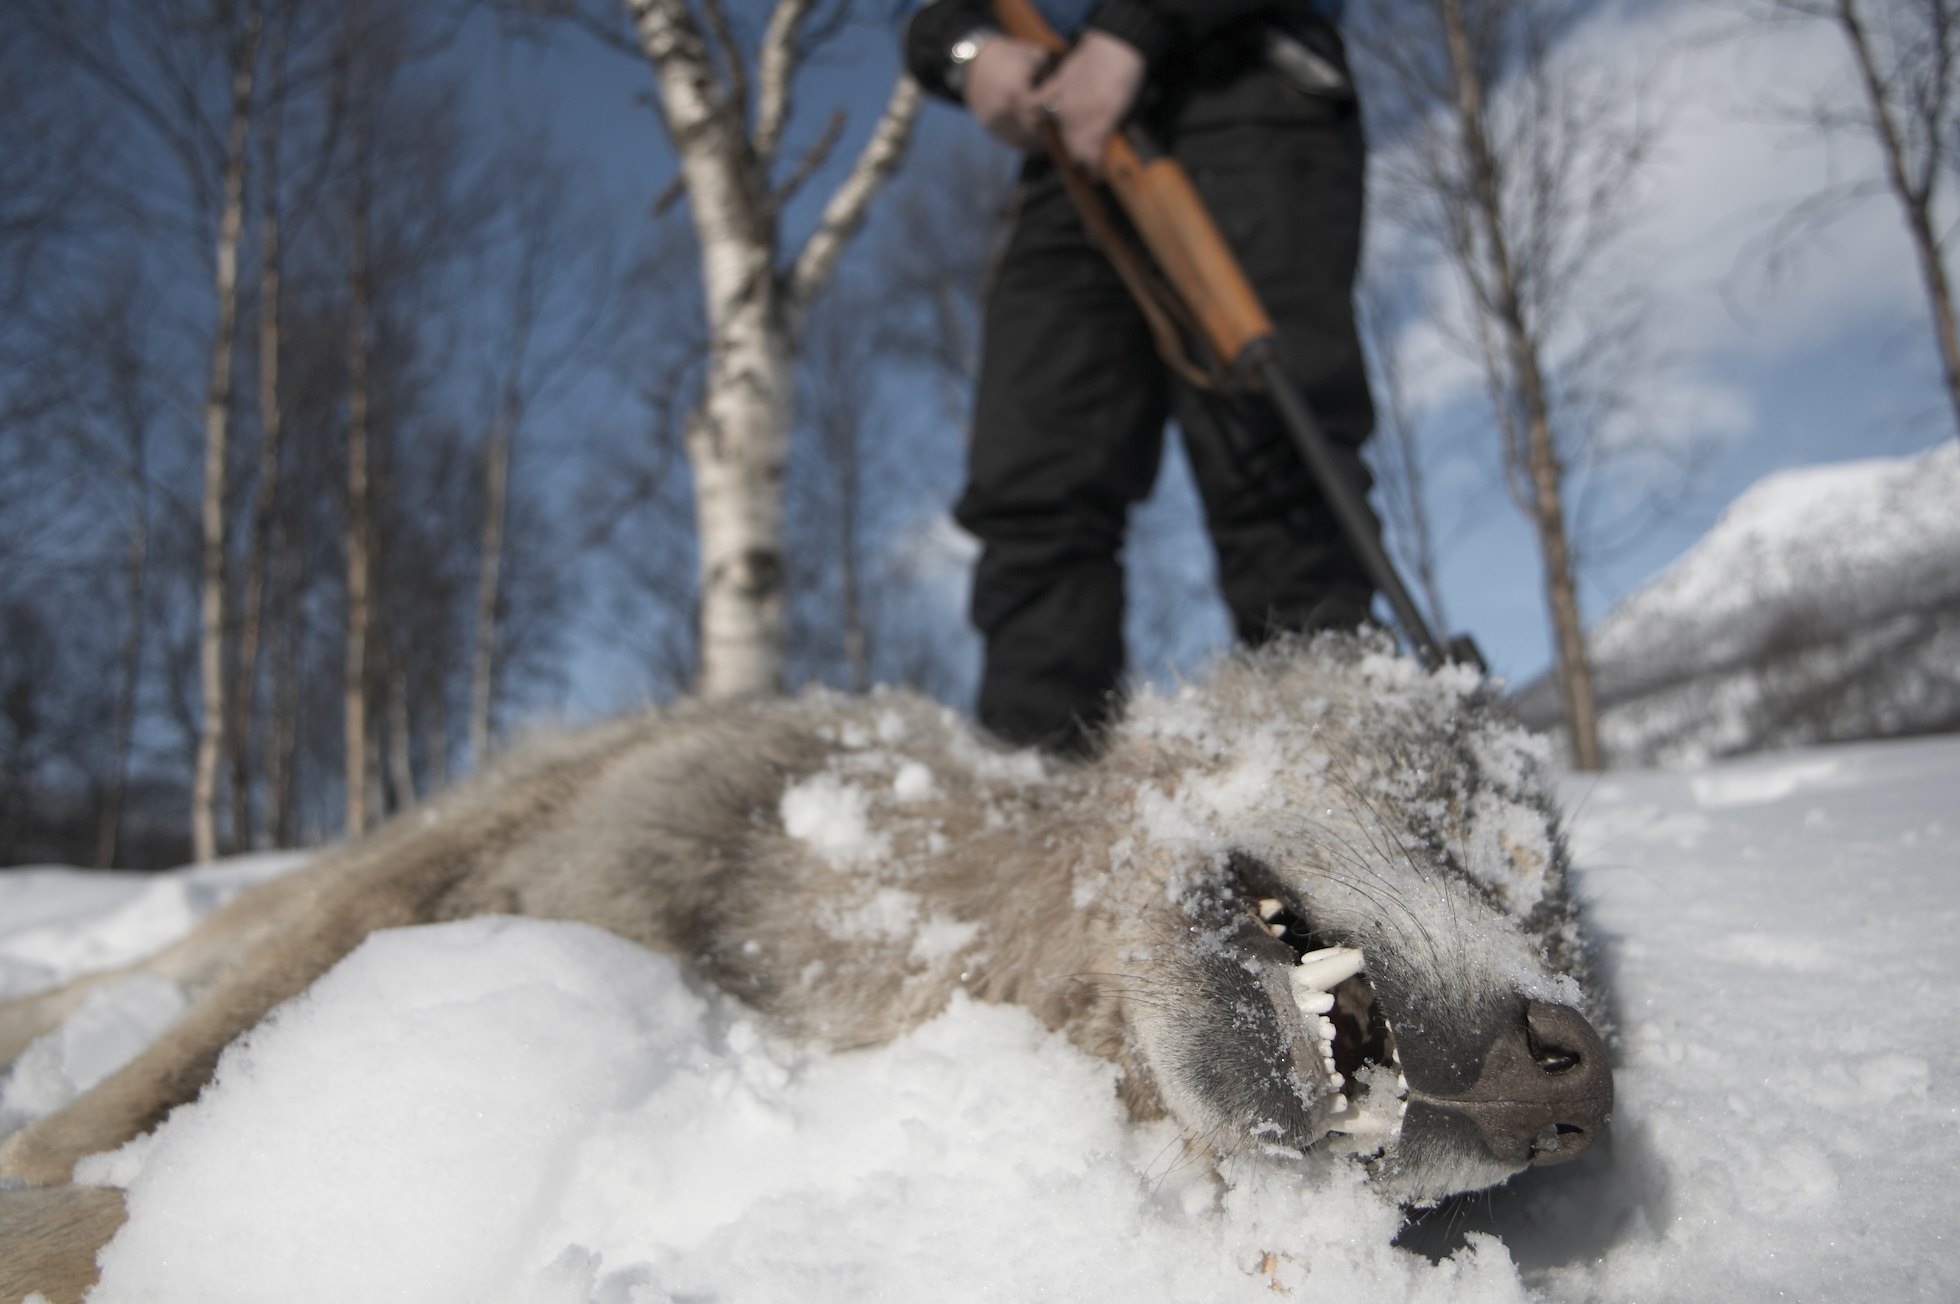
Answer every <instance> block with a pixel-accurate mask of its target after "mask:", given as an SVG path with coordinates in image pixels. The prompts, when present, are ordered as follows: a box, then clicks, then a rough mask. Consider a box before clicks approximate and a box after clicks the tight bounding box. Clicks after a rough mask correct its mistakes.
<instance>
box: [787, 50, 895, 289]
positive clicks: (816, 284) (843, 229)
mask: <svg viewBox="0 0 1960 1304" xmlns="http://www.w3.org/2000/svg"><path fill="white" fill-rule="evenodd" d="M922 101H923V95H922V92H921V91H920V90H919V84H918V83H917V82H915V81H913V80H912V79H911V78H910V77H901V78H900V79H899V81H898V84H897V85H895V86H893V87H892V93H891V98H890V99H888V100H886V101H885V111H884V113H883V115H881V116H880V117H879V119H878V125H877V127H876V128H874V129H873V131H872V133H871V139H870V140H868V141H866V142H865V145H864V148H863V150H861V151H860V152H859V153H858V158H857V163H856V164H855V165H854V166H853V167H852V168H851V174H850V175H849V176H848V177H846V178H845V179H844V181H843V183H842V184H841V185H839V186H838V187H837V189H836V191H835V192H834V193H833V194H832V195H831V197H830V202H829V203H828V204H826V205H825V206H824V211H823V217H822V218H821V219H819V221H818V223H817V229H816V230H815V231H813V232H811V233H810V238H809V239H808V240H807V241H805V242H804V245H803V251H802V252H801V253H800V254H798V255H797V258H796V265H795V270H794V271H793V272H792V273H791V275H790V290H789V298H790V303H791V304H792V305H793V306H794V307H795V308H797V309H799V310H800V309H802V308H803V307H805V306H807V305H808V304H809V302H810V300H811V299H812V298H814V297H815V295H816V293H817V291H818V290H820V289H822V288H823V285H824V282H826V281H827V280H829V279H830V274H831V273H832V272H833V271H835V270H836V268H837V260H838V259H840V258H841V257H843V254H844V247H845V246H846V245H847V244H849V243H850V240H851V237H852V236H854V235H856V234H857V231H858V228H859V227H860V226H862V225H864V217H865V213H866V211H867V210H868V209H869V208H870V206H871V200H872V199H873V197H875V196H876V195H877V193H878V191H879V189H880V188H882V187H883V186H884V184H885V182H886V181H887V180H889V179H890V177H891V174H892V173H893V172H895V171H896V170H897V169H898V164H899V160H901V159H902V158H904V157H905V147H906V145H907V144H908V143H909V142H910V141H911V138H912V127H913V124H914V123H915V122H917V121H918V117H919V107H920V104H921V103H922Z"/></svg>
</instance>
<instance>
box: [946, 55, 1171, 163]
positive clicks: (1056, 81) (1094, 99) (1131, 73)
mask: <svg viewBox="0 0 1960 1304" xmlns="http://www.w3.org/2000/svg"><path fill="white" fill-rule="evenodd" d="M990 48H991V47H990ZM981 53H982V54H985V53H986V51H984V50H983V51H981ZM1143 73H1144V64H1143V54H1142V53H1141V52H1140V51H1139V50H1138V49H1137V48H1136V47H1135V46H1134V45H1131V44H1130V43H1129V42H1128V41H1125V40H1123V39H1122V38H1121V37H1116V36H1111V35H1110V34H1109V33H1108V32H1103V31H1098V30H1096V29H1095V28H1091V29H1089V30H1088V31H1087V32H1084V33H1083V34H1082V39H1081V40H1080V41H1077V42H1076V44H1075V48H1074V49H1072V50H1070V51H1069V53H1068V57H1067V58H1066V59H1063V60H1062V63H1061V66H1060V67H1059V68H1057V69H1055V71H1054V73H1053V74H1052V75H1051V76H1050V77H1049V78H1048V79H1047V80H1046V81H1044V82H1042V83H1041V84H1040V85H1039V86H1036V87H1035V88H1034V96H1035V99H1036V100H1037V102H1038V103H1039V104H1040V105H1041V107H1042V109H1043V110H1044V111H1045V112H1047V113H1048V114H1049V115H1050V116H1052V117H1053V118H1054V119H1055V125H1056V126H1057V127H1059V128H1060V129H1061V133H1062V149H1063V150H1064V151H1065V152H1066V153H1067V154H1068V156H1069V157H1070V158H1072V159H1074V160H1075V161H1076V162H1077V163H1078V164H1080V165H1081V166H1082V167H1083V168H1084V169H1085V170H1086V171H1087V172H1088V173H1089V175H1090V176H1092V177H1101V176H1102V165H1103V150H1104V149H1105V148H1107V147H1108V145H1109V138H1110V137H1111V136H1112V135H1114V134H1115V132H1116V130H1117V128H1119V127H1121V126H1122V125H1123V119H1124V117H1125V116H1126V115H1128V113H1129V111H1130V106H1131V105H1133V104H1135V103H1136V99H1137V94H1138V92H1139V91H1141V90H1142V89H1143Z"/></svg>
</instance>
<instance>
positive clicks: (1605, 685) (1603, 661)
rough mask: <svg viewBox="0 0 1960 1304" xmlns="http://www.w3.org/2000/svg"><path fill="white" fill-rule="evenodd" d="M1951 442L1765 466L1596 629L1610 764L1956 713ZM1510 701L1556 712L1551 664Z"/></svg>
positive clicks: (1956, 567) (1870, 732)
mask: <svg viewBox="0 0 1960 1304" xmlns="http://www.w3.org/2000/svg"><path fill="white" fill-rule="evenodd" d="M1956 504H1960V443H1955V442H1953V441H1951V440H1949V441H1946V442H1944V443H1943V444H1941V445H1940V446H1938V447H1936V448H1933V449H1930V450H1928V451H1927V452H1924V453H1921V454H1919V455H1917V456H1913V457H1905V458H1879V459H1871V460H1868V461H1860V462H1848V463H1840V464H1835V465H1829V466H1814V467H1805V468H1801V469H1798V470H1793V471H1784V472H1781V473H1778V474H1776V475H1772V476H1768V477H1765V478H1764V479H1763V480H1761V481H1759V482H1758V483H1757V484H1756V485H1754V486H1752V487H1751V488H1750V489H1749V490H1748V491H1747V492H1745V493H1744V494H1743V495H1742V496H1741V497H1740V498H1738V499H1736V501H1735V502H1734V503H1733V504H1732V505H1731V506H1730V507H1729V509H1728V511H1727V512H1725V513H1724V514H1723V516H1722V518H1721V519H1720V520H1719V521H1717V522H1716V524H1715V526H1714V527H1713V528H1712V529H1711V530H1710V531H1709V532H1708V534H1707V535H1705V536H1704V537H1703V538H1702V540H1701V541H1700V542H1699V543H1697V544H1696V545H1695V546H1694V547H1693V548H1692V549H1690V550H1689V551H1688V552H1687V553H1686V554H1685V555H1683V556H1682V557H1681V558H1680V559H1679V560H1677V561H1676V562H1675V563H1674V564H1673V565H1672V566H1670V567H1668V568H1667V569H1666V570H1665V571H1663V572H1662V573H1661V574H1660V575H1658V576H1656V577H1655V578H1654V579H1653V580H1651V581H1649V582H1648V583H1647V584H1646V585H1645V586H1644V587H1642V588H1641V589H1640V590H1638V591H1637V592H1635V593H1634V594H1633V595H1632V596H1630V597H1628V598H1627V599H1626V600H1625V601H1623V602H1622V603H1620V605H1619V606H1617V607H1615V608H1614V609H1613V610H1612V611H1611V612H1610V613H1608V615H1607V616H1606V617H1605V618H1604V619H1603V620H1601V621H1600V622H1599V623H1598V625H1597V626H1596V627H1595V628H1594V629H1593V631H1592V634H1591V647H1592V655H1593V662H1594V670H1595V676H1596V691H1597V694H1598V697H1599V700H1600V703H1601V712H1600V732H1601V739H1602V742H1603V744H1604V745H1605V748H1606V751H1607V754H1608V756H1609V757H1610V758H1611V759H1612V760H1613V761H1614V762H1615V763H1616V764H1621V765H1639V764H1654V763H1668V764H1679V763H1691V762H1694V761H1698V760H1703V759H1707V758H1710V757H1714V756H1723V755H1733V754H1738V753H1743V752H1749V751H1758V750H1764V749H1769V748H1779V747H1791V746H1798V745H1802V744H1806V743H1815V742H1831V741H1845V740H1855V739H1859V738H1873V737H1894V736H1901V735H1911V734H1919V733H1929V732H1939V731H1945V730H1951V729H1955V728H1960V510H1956V506H1955V505H1956ZM1517 708H1518V712H1519V714H1520V716H1522V717H1523V718H1524V719H1525V720H1527V721H1528V722H1530V723H1532V724H1535V725H1538V726H1540V727H1549V726H1551V725H1552V724H1554V723H1555V722H1556V721H1557V720H1558V718H1559V706H1558V702H1557V697H1556V689H1555V687H1554V685H1553V683H1552V681H1551V680H1550V679H1549V677H1548V678H1547V679H1544V680H1541V681H1539V682H1538V683H1535V684H1533V685H1531V686H1529V687H1528V688H1527V689H1525V690H1524V691H1522V692H1521V693H1520V694H1519V695H1518V699H1517Z"/></svg>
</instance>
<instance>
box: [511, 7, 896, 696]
mask: <svg viewBox="0 0 1960 1304" xmlns="http://www.w3.org/2000/svg"><path fill="white" fill-rule="evenodd" d="M623 3H624V8H625V17H626V20H627V23H628V29H627V31H625V32H622V31H621V30H620V28H619V27H618V26H617V24H616V22H615V21H613V20H610V19H607V18H605V17H603V16H601V15H599V14H597V13H595V12H593V11H591V10H588V9H581V8H579V7H578V6H577V5H576V4H573V3H568V2H567V0H557V2H555V3H554V2H552V0H544V2H543V3H538V4H534V5H532V6H531V8H532V9H533V10H534V11H541V12H546V13H552V14H557V15H560V16H564V17H569V18H572V19H574V20H576V21H578V22H580V23H581V25H583V26H584V27H586V29H587V30H589V31H593V32H595V33H596V34H598V35H599V36H600V37H601V38H602V39H604V40H606V41H608V42H609V43H611V44H613V45H615V46H616V47H619V48H623V49H627V50H631V51H632V52H634V53H635V54H636V55H637V56H638V57H640V58H642V59H644V60H645V61H646V63H647V65H648V66H649V68H650V69H651V70H652V73H653V77H654V81H655V85H656V92H657V93H656V103H657V106H658V109H659V113H660V120H661V123H662V125H663V126H664V128H665V131H666V135H667V139H668V141H669V143H670V144H671V145H672V147H673V149H674V152H675V155H676V156H677V160H678V163H679V185H680V187H681V188H682V189H683V190H684V192H685V194H686V197H687V201H688V206H689V212H690V215H691V218H692V221H693V225H694V231H695V236H696V240H697V243H698V245H699V249H700V257H701V279H702V284H703V290H704V305H705V312H706V317H707V324H708V338H709V350H710V351H709V357H708V365H707V377H706V381H705V385H704V388H703V394H702V399H701V402H700V405H699V407H698V408H697V409H696V410H695V412H694V413H693V416H692V418H691V419H690V421H689V422H688V427H687V434H686V448H687V455H688V460H689V463H690V466H691V469H692V471H693V480H694V497H695V516H696V529H697V531H698V535H699V545H700V643H701V668H700V678H699V682H698V683H697V685H696V687H697V690H698V691H699V692H700V693H701V694H702V695H703V696H706V697H711V698H718V697H735V696H743V695H748V694H755V693H771V692H777V691H780V689H781V687H782V684H783V670H784V651H785V641H786V629H787V618H786V609H785V594H784V577H785V567H784V560H783V490H784V480H785V475H786V468H787V462H788V454H789V441H790V430H791V426H792V424H793V420H794V408H795V360H796V353H797V347H798V341H799V339H800V337H801V333H802V329H803V318H804V314H805V312H806V311H807V309H808V307H809V305H810V303H811V301H812V300H813V299H814V298H815V296H816V294H817V292H818V291H819V290H820V289H821V288H822V287H823V286H824V284H825V283H826V282H827V281H828V280H829V279H830V277H831V275H832V273H833V272H834V271H835V270H836V267H837V263H838V260H839V259H840V258H841V257H842V256H843V253H844V250H845V248H846V246H847V245H848V244H849V243H850V241H851V240H852V238H853V237H854V236H855V235H856V234H857V232H858V230H859V228H860V227H861V226H862V225H863V223H864V219H865V216H866V213H867V211H868V210H869V208H870V205H871V203H872V200H873V199H874V198H875V197H876V195H877V194H878V192H879V190H880V189H881V188H882V187H883V186H884V184H885V182H886V180H887V179H889V178H890V176H891V174H892V172H893V171H894V170H895V169H896V168H897V166H898V164H899V161H900V159H901V157H902V156H903V154H904V150H905V146H906V143H907V141H908V140H909V138H910V136H911V132H912V126H913V123H914V121H915V120H916V118H917V116H918V112H919V106H920V91H919V88H918V86H917V85H916V84H914V83H913V82H912V81H911V80H910V79H909V78H905V77H901V78H900V79H899V80H898V81H897V82H896V83H895V84H894V86H893V87H892V90H891V94H890V96H889V97H888V98H887V100H886V102H885V106H884V109H883V111H882V113H881V114H880V116H879V119H878V121H877V123H876V124H875V126H874V127H873V128H872V130H871V133H870V135H869V137H868V138H867V139H866V140H865V142H864V144H863V145H862V147H861V148H860V150H859V151H858V153H857V155H856V158H855V160H854V162H853V164H852V166H851V167H850V168H849V170H848V171H847V172H846V174H845V175H844V177H843V179H842V180H841V181H840V182H838V184H837V185H836V187H835V189H834V190H832V192H831V193H830V194H829V196H828V197H827V199H826V201H825V203H824V204H823V206H822V210H821V213H820V215H819V217H818V219H817V221H816V225H815V227H814V229H812V230H811V231H810V232H809V233H808V235H807V236H805V237H803V238H802V239H801V240H800V241H793V240H791V239H790V238H789V237H788V235H787V233H786V232H785V230H784V225H783V220H782V219H783V209H784V206H785V205H786V204H787V203H788V201H789V200H790V198H791V197H792V196H793V195H794V194H796V193H797V191H799V190H800V189H801V188H802V187H803V186H804V185H805V184H806V183H807V182H809V181H810V180H811V179H812V178H813V177H814V176H815V175H817V174H818V173H820V172H821V171H822V170H823V167H824V165H825V164H826V163H827V162H828V160H829V157H830V155H831V154H832V153H833V152H834V151H835V149H836V147H837V145H838V143H839V141H840V138H841V125H842V124H841V119H837V118H833V119H832V124H833V125H832V127H830V128H827V129H825V130H823V131H822V132H821V133H820V134H819V135H818V136H817V137H816V139H815V141H814V143H813V144H812V145H811V146H810V147H809V149H808V150H807V151H805V152H804V153H803V154H802V155H801V156H800V157H798V158H796V159H794V160H789V159H786V158H785V155H784V144H785V140H786V138H787V135H788V133H789V128H790V127H791V125H792V119H793V118H794V117H795V91H796V87H797V78H798V74H799V72H801V71H802V69H803V67H804V66H805V65H806V63H807V62H808V60H809V58H810V56H811V54H812V53H813V52H814V51H815V50H817V49H818V48H820V47H821V46H822V45H823V44H824V43H825V42H826V41H827V40H828V39H829V38H831V37H833V36H835V35H836V34H837V33H838V32H839V31H841V30H842V29H843V27H844V25H845V24H846V23H847V22H848V20H849V17H850V11H851V5H850V3H849V0H838V2H836V3H823V2H822V0H775V3H773V4H772V5H770V6H769V7H768V10H767V16H766V18H764V19H763V20H762V30H761V32H760V34H759V36H757V35H756V34H754V33H753V32H748V31H745V30H744V29H743V28H742V27H741V26H740V25H739V23H738V20H739V19H741V18H743V17H744V16H747V15H749V14H751V13H752V12H753V11H751V10H748V9H746V8H744V9H739V10H738V9H735V8H734V7H732V6H730V5H728V4H726V3H725V0H623Z"/></svg>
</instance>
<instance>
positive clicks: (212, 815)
mask: <svg viewBox="0 0 1960 1304" xmlns="http://www.w3.org/2000/svg"><path fill="white" fill-rule="evenodd" d="M258 43H259V14H258V12H257V10H253V11H252V12H251V13H250V14H248V15H247V16H246V19H245V28H244V31H243V32H242V33H241V34H240V37H239V41H238V44H237V45H236V46H235V47H234V49H233V53H232V75H231V120H230V125H229V129H228V131H227V133H226V140H225V175H224V207H223V210H222V212H221V213H220V215H219V218H218V248H217V276H216V289H217V296H218V324H217V332H216V338H214V339H213V340H212V343H211V383H210V387H209V388H208V389H207V391H206V396H205V401H204V509H203V521H202V526H203V557H202V562H201V570H202V592H201V594H200V597H199V601H198V682H199V690H200V695H201V697H202V699H203V700H202V715H201V718H200V721H199V724H198V731H197V771H196V775H195V777H194V778H193V780H192V784H191V854H192V856H193V858H195V859H196V860H198V861H200V862H202V861H208V860H211V859H213V858H214V857H216V856H217V854H218V772H219V770H220V768H221V767H222V764H223V751H224V742H225V732H226V729H225V725H226V713H225V471H226V466H227V462H228V459H229V456H230V443H229V440H230V433H231V430H230V422H231V389H232V384H231V371H232V343H233V340H232V337H233V335H234V334H235V333H236V331H237V325H238V244H239V241H240V239H241V238H242V237H243V234H244V229H245V151H246V144H247V139H248V137H249V134H250V131H251V123H252V73H253V65H254V64H255V63H256V62H257V59H258Z"/></svg>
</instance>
